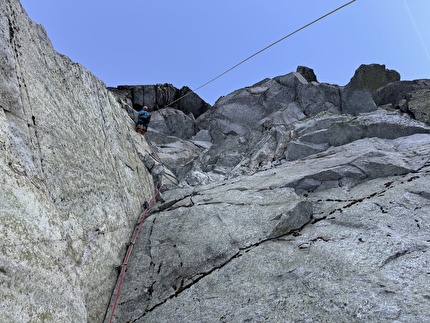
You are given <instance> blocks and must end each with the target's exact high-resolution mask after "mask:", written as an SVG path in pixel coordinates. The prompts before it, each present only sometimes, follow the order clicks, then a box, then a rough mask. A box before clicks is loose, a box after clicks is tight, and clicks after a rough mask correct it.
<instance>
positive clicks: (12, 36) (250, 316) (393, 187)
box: [0, 0, 430, 323]
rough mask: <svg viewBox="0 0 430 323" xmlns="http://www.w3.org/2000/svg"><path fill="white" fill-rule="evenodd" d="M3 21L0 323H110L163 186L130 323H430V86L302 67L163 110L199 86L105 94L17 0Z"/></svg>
mask: <svg viewBox="0 0 430 323" xmlns="http://www.w3.org/2000/svg"><path fill="white" fill-rule="evenodd" d="M0 26H1V27H2V28H1V29H0V54H2V56H1V59H0V68H1V73H0V100H1V101H0V183H1V190H0V210H1V211H0V212H1V213H0V221H1V228H0V250H1V253H0V313H1V321H2V322H7V323H9V322H102V321H103V320H105V321H108V320H109V314H110V311H111V310H112V301H113V299H114V298H113V299H112V300H111V302H110V305H109V299H110V297H111V296H112V295H113V296H114V297H115V296H116V294H115V293H113V294H112V292H113V291H114V286H115V283H116V280H117V277H118V273H117V270H116V269H115V266H117V265H119V264H120V263H121V260H122V259H123V256H124V252H125V248H126V243H127V242H128V240H129V238H130V236H131V234H132V233H133V230H134V229H135V225H136V221H137V220H138V217H139V216H140V215H141V211H142V205H144V204H145V202H148V201H150V199H151V198H152V197H153V194H154V192H155V189H156V188H157V187H159V186H160V185H161V184H163V185H164V186H163V189H162V196H159V197H158V198H157V199H156V200H157V202H158V203H156V204H155V205H154V206H153V207H152V209H151V211H150V214H149V217H148V218H147V220H146V221H145V222H144V225H143V227H142V230H141V233H140V236H139V239H138V241H137V243H136V244H135V245H134V249H133V253H132V257H131V259H130V260H129V263H128V269H127V271H126V276H125V280H124V285H123V286H122V293H121V295H120V296H119V303H118V308H117V312H116V314H115V318H114V321H115V322H130V321H132V322H163V323H164V322H175V323H176V322H364V321H365V322H427V321H430V314H429V313H430V303H429V299H430V295H429V292H428V286H429V283H430V276H429V272H428V271H429V270H428V268H429V263H430V257H429V247H430V240H429V236H430V227H429V225H428V223H429V214H430V184H429V173H430V161H429V159H430V127H429V126H428V124H426V122H427V123H428V101H429V96H428V88H429V86H428V85H429V81H428V80H417V81H410V82H408V81H406V82H404V81H398V73H397V72H394V71H388V70H386V69H385V66H383V65H371V66H361V67H360V68H359V69H358V70H357V72H356V74H355V76H354V77H353V79H352V80H351V82H350V84H349V85H347V86H346V87H340V86H337V85H330V84H323V83H318V82H317V81H316V76H315V75H314V74H313V72H312V73H311V71H310V69H308V68H305V67H300V68H299V69H298V72H294V73H290V74H287V75H281V76H278V77H275V78H273V79H264V80H262V81H261V82H258V83H256V84H254V85H252V86H250V87H247V88H244V89H239V90H237V91H235V92H233V93H231V94H229V95H227V96H225V97H222V98H220V99H219V100H218V101H217V103H216V105H215V107H213V108H209V107H207V106H206V105H205V104H204V103H202V101H201V99H200V98H198V97H197V96H196V95H189V96H187V97H186V99H184V100H183V101H181V102H182V103H178V105H177V106H175V107H173V108H167V109H164V108H163V109H161V108H162V105H163V104H166V102H168V101H169V100H171V99H172V98H176V97H177V96H178V95H182V94H185V93H187V91H189V89H188V88H186V87H184V88H183V89H180V90H178V89H175V88H173V87H172V86H171V85H168V84H165V85H149V86H132V87H118V88H116V89H109V90H108V89H106V86H105V84H104V83H103V82H101V81H100V80H98V79H97V78H95V77H94V76H93V75H92V74H91V73H90V72H89V71H87V70H86V69H85V68H84V67H82V66H81V65H79V64H77V63H74V62H72V61H70V59H68V58H67V57H65V56H63V55H60V54H58V53H56V52H55V51H54V50H53V48H52V45H51V43H50V41H49V39H48V37H47V35H46V32H45V31H44V29H43V27H41V26H39V25H37V24H35V23H33V22H31V21H30V20H29V19H28V17H27V15H26V14H25V12H24V11H23V9H22V7H21V6H20V4H19V2H18V1H17V0H5V1H1V2H0ZM142 104H146V105H150V106H151V109H152V113H153V118H154V119H153V123H152V125H151V127H150V131H148V132H147V134H146V135H145V136H141V135H140V134H137V133H136V132H135V131H134V117H135V114H136V113H135V110H134V109H133V107H136V106H140V105H142ZM206 110H207V112H205V111H206ZM342 113H343V114H342ZM414 119H417V120H414ZM105 313H107V314H108V315H106V317H105Z"/></svg>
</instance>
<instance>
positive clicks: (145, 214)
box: [109, 185, 163, 323]
mask: <svg viewBox="0 0 430 323" xmlns="http://www.w3.org/2000/svg"><path fill="white" fill-rule="evenodd" d="M162 187H163V185H160V187H159V188H158V190H157V191H156V192H155V195H154V196H153V197H152V199H151V201H150V202H149V205H147V207H146V208H145V211H143V213H142V216H141V219H140V221H139V224H138V226H137V229H136V231H135V232H134V235H133V238H132V239H131V241H130V244H129V245H128V249H127V253H126V254H125V257H124V262H123V263H122V265H121V273H120V275H119V282H118V288H117V291H116V296H115V302H114V304H113V307H112V313H111V316H110V320H109V323H112V322H113V317H114V314H115V310H116V307H117V305H118V299H119V295H120V293H121V286H122V283H123V281H124V276H125V271H126V270H127V263H128V260H129V259H130V255H131V251H132V250H133V246H134V244H135V242H136V240H137V237H138V235H139V232H140V229H141V227H142V225H143V222H144V221H145V218H146V216H147V214H148V211H149V209H150V208H151V206H152V204H154V202H155V200H156V198H157V196H158V195H159V194H160V190H161V188H162Z"/></svg>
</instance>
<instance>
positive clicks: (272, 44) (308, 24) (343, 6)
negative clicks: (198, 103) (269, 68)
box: [165, 0, 357, 108]
mask: <svg viewBox="0 0 430 323" xmlns="http://www.w3.org/2000/svg"><path fill="white" fill-rule="evenodd" d="M355 1H357V0H352V1H350V2H348V3H345V4H344V5H342V6H340V7H338V8H336V9H334V10H332V11H330V12H328V13H326V14H325V15H323V16H321V17H319V18H317V19H315V20H313V21H311V22H310V23H307V24H306V25H304V26H302V27H300V28H299V29H296V30H295V31H293V32H291V33H289V34H288V35H286V36H284V37H282V38H281V39H278V40H277V41H275V42H273V43H271V44H270V45H268V46H266V47H264V48H263V49H260V50H259V51H258V52H256V53H254V54H252V55H251V56H249V57H247V58H245V59H244V60H242V61H240V62H239V63H237V64H236V65H234V66H232V67H230V68H229V69H227V70H226V71H224V72H222V73H221V74H219V75H218V76H216V77H214V78H213V79H211V80H209V81H207V82H206V83H204V84H202V85H200V86H199V87H197V88H195V89H194V90H190V91H188V92H187V93H185V94H184V95H183V96H181V97H179V98H178V99H176V100H174V101H172V102H170V103H169V104H167V105H166V106H165V107H166V108H167V107H168V106H171V105H172V104H174V103H176V102H178V101H180V100H182V99H183V98H185V97H186V96H188V95H190V94H191V93H195V92H196V91H197V90H200V89H201V88H202V87H204V86H206V85H208V84H209V83H212V82H213V81H215V80H217V79H219V78H220V77H221V76H223V75H225V74H227V73H228V72H230V71H231V70H233V69H235V68H236V67H238V66H239V65H242V64H243V63H245V62H246V61H248V60H250V59H251V58H253V57H254V56H257V55H258V54H260V53H262V52H264V51H265V50H267V49H269V48H270V47H272V46H274V45H276V44H277V43H280V42H281V41H283V40H284V39H286V38H288V37H291V36H292V35H294V34H296V33H298V32H299V31H302V30H303V29H305V28H307V27H309V26H310V25H313V24H314V23H316V22H318V21H320V20H322V19H324V18H326V17H328V16H330V15H331V14H333V13H335V12H336V11H339V10H341V9H343V8H345V7H346V6H349V5H350V4H351V3H353V2H355Z"/></svg>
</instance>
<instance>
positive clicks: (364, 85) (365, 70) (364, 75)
mask: <svg viewBox="0 0 430 323" xmlns="http://www.w3.org/2000/svg"><path fill="white" fill-rule="evenodd" d="M399 80H400V74H399V73H398V72H396V71H394V70H388V69H386V68H385V65H379V64H371V65H361V66H360V67H359V68H358V69H357V70H356V71H355V74H354V76H353V77H352V78H351V80H350V82H349V83H348V84H347V85H346V86H345V88H344V89H343V90H342V113H346V114H352V115H358V114H360V113H365V112H371V111H374V110H376V104H375V102H374V101H373V96H372V91H375V90H377V89H379V88H381V87H382V86H385V85H387V84H389V83H392V82H395V81H399Z"/></svg>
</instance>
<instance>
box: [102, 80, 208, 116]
mask: <svg viewBox="0 0 430 323" xmlns="http://www.w3.org/2000/svg"><path fill="white" fill-rule="evenodd" d="M109 90H110V91H112V92H113V93H115V95H116V96H117V97H120V98H122V99H123V100H125V102H127V103H128V104H129V105H130V106H132V107H134V108H135V109H136V110H138V108H141V107H142V106H144V105H146V106H148V107H149V108H150V109H152V110H158V109H161V108H165V107H166V106H167V105H168V106H169V107H171V108H174V109H178V110H181V111H183V112H184V113H185V114H190V113H191V114H192V115H193V116H194V117H195V118H197V117H199V116H200V115H201V114H202V113H204V112H206V111H207V110H208V109H209V108H210V105H209V104H207V103H206V102H205V101H203V100H202V99H201V98H200V97H199V96H198V95H197V94H195V93H194V92H192V93H190V91H191V90H190V89H189V88H188V87H186V86H184V87H183V88H181V89H177V88H175V87H174V86H173V85H171V84H157V85H134V86H131V85H121V86H118V87H116V88H109ZM179 98H182V99H181V100H178V99H179Z"/></svg>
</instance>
